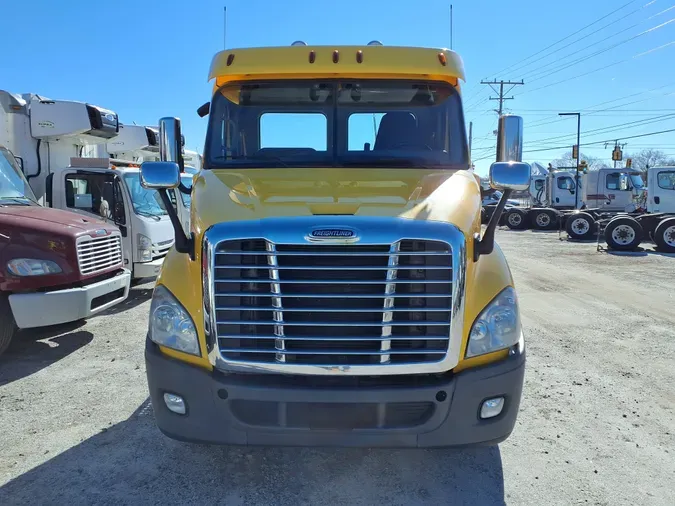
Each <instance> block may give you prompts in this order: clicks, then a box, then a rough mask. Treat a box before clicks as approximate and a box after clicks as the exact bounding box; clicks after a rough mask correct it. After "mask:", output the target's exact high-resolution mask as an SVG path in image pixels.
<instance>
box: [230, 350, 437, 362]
mask: <svg viewBox="0 0 675 506" xmlns="http://www.w3.org/2000/svg"><path fill="white" fill-rule="evenodd" d="M220 351H221V352H222V353H275V354H277V355H318V354H321V355H373V356H380V357H387V360H389V356H390V355H429V354H435V355H445V354H446V353H447V352H448V350H447V348H446V349H442V350H384V351H361V350H357V351H356V350H324V349H316V350H312V349H309V350H293V351H292V352H290V351H282V350H270V349H268V348H261V349H253V348H251V349H242V348H221V349H220Z"/></svg>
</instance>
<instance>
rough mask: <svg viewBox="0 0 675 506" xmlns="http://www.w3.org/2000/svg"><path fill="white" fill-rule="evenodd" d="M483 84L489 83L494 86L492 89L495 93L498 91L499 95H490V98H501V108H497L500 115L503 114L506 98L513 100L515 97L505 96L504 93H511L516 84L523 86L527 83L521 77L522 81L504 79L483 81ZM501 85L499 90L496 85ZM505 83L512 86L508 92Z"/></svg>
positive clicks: (491, 86)
mask: <svg viewBox="0 0 675 506" xmlns="http://www.w3.org/2000/svg"><path fill="white" fill-rule="evenodd" d="M480 83H481V84H487V85H488V86H490V88H492V90H493V91H494V92H495V93H498V94H499V96H498V97H490V100H499V109H495V112H496V113H497V114H499V116H501V115H502V111H503V109H504V108H503V105H504V100H513V97H505V96H504V95H505V94H507V93H509V92H510V91H511V90H512V89H513V88H515V87H516V86H522V85H523V84H525V83H524V82H523V80H522V79H521V80H520V81H504V80H503V79H502V80H501V81H497V80H496V79H495V80H492V81H481V82H480ZM497 85H499V91H497V89H496V88H495V86H497ZM504 85H507V86H511V87H510V88H509V89H508V90H506V92H504Z"/></svg>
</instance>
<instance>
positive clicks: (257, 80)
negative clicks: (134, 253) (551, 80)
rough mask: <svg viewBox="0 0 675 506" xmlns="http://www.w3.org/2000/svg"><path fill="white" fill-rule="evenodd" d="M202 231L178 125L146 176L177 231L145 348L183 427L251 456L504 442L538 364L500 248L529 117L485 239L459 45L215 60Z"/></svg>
mask: <svg viewBox="0 0 675 506" xmlns="http://www.w3.org/2000/svg"><path fill="white" fill-rule="evenodd" d="M209 78H210V79H212V80H214V87H213V97H212V99H211V101H210V102H209V103H206V104H204V105H203V106H202V107H200V108H199V111H198V112H199V114H200V115H201V116H208V131H207V136H206V143H205V149H204V165H203V167H202V169H201V170H200V171H199V172H198V173H197V174H196V175H195V177H194V182H193V185H192V194H191V202H192V203H191V208H190V224H189V230H188V231H186V230H185V228H184V227H182V226H181V222H180V220H179V219H178V216H177V214H176V211H175V209H174V208H173V206H172V205H171V201H170V199H169V197H168V195H167V191H170V190H171V189H175V188H177V187H178V185H179V182H180V167H181V166H182V163H183V161H182V160H181V146H180V139H181V133H180V121H179V120H178V119H176V118H162V119H161V120H160V130H161V133H160V152H161V160H162V161H159V162H146V163H144V164H143V165H142V167H141V174H142V184H143V185H144V186H145V187H146V188H152V189H157V190H159V193H160V195H161V197H162V199H164V203H165V207H166V208H167V209H168V210H169V212H170V214H171V218H172V220H173V224H174V228H175V235H176V241H175V247H174V248H173V249H172V250H171V252H170V253H169V254H168V255H167V257H166V260H165V261H164V265H163V267H162V270H161V273H160V276H159V278H158V281H157V285H156V287H155V290H154V293H153V297H152V302H151V308H150V322H149V329H148V335H147V340H146V351H145V354H146V355H145V356H146V365H147V378H148V385H149V390H150V396H151V399H152V404H153V408H154V412H155V417H156V421H157V424H158V426H159V428H160V429H161V431H162V432H163V433H164V434H166V435H168V436H169V437H172V438H175V439H179V440H184V441H193V442H202V443H220V444H248V445H300V446H384V447H439V446H442V447H444V446H465V445H482V444H496V443H498V442H500V441H502V440H504V439H505V438H507V437H508V436H509V434H510V433H511V431H512V430H513V427H514V424H515V421H516V416H517V412H518V407H519V403H520V398H521V392H522V386H523V375H524V368H525V346H524V342H523V336H522V330H521V323H520V316H519V309H518V299H517V296H516V292H515V289H514V284H513V279H512V277H511V273H510V271H509V267H508V265H507V263H506V260H505V258H504V256H503V254H502V252H501V251H500V249H499V248H498V246H497V245H495V244H494V233H495V227H496V223H497V220H498V219H499V215H500V214H501V210H502V209H503V207H504V204H505V203H506V199H508V198H509V195H510V193H511V191H512V190H524V189H527V188H528V185H529V182H530V167H529V165H527V164H525V163H522V162H521V153H522V120H521V118H519V117H517V116H504V117H502V118H500V123H499V133H498V137H499V138H498V146H497V160H498V161H497V162H496V163H494V164H493V165H492V167H491V169H490V177H491V184H492V186H493V187H494V188H497V189H500V190H502V191H503V198H502V202H501V203H500V209H499V210H498V212H495V213H494V216H493V219H492V221H491V222H490V223H489V224H488V226H487V228H486V229H485V230H483V231H482V230H481V197H480V195H481V192H480V181H479V178H478V176H477V175H475V174H474V173H473V171H471V170H469V167H470V160H469V155H468V149H467V139H466V132H465V124H464V115H463V112H462V102H461V95H460V83H459V81H460V80H464V70H463V64H462V61H461V59H460V57H459V56H458V55H457V54H456V53H454V52H452V51H449V50H447V49H428V48H412V47H387V46H383V45H380V44H368V45H364V46H359V47H354V46H339V47H327V46H307V45H306V44H303V43H296V44H294V45H292V46H289V47H271V48H247V49H232V50H226V51H222V52H220V53H218V54H216V56H215V57H214V58H213V62H212V65H211V70H210V74H209Z"/></svg>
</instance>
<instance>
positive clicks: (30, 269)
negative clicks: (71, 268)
mask: <svg viewBox="0 0 675 506" xmlns="http://www.w3.org/2000/svg"><path fill="white" fill-rule="evenodd" d="M7 270H8V271H9V272H11V273H12V274H14V275H15V276H44V275H46V274H58V273H59V272H62V271H61V267H59V265H58V264H57V263H56V262H52V261H51V260H39V259H37V258H14V259H12V260H10V261H9V262H7Z"/></svg>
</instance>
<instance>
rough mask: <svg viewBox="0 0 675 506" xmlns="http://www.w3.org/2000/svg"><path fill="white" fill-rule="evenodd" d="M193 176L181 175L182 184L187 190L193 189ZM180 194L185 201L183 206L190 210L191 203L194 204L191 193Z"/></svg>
mask: <svg viewBox="0 0 675 506" xmlns="http://www.w3.org/2000/svg"><path fill="white" fill-rule="evenodd" d="M192 177H193V176H192V174H181V176H180V180H181V183H183V186H185V187H186V188H192ZM178 193H180V198H181V200H182V201H183V205H184V206H185V207H186V208H188V209H190V203H191V202H192V197H191V196H190V194H189V193H183V192H178Z"/></svg>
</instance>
